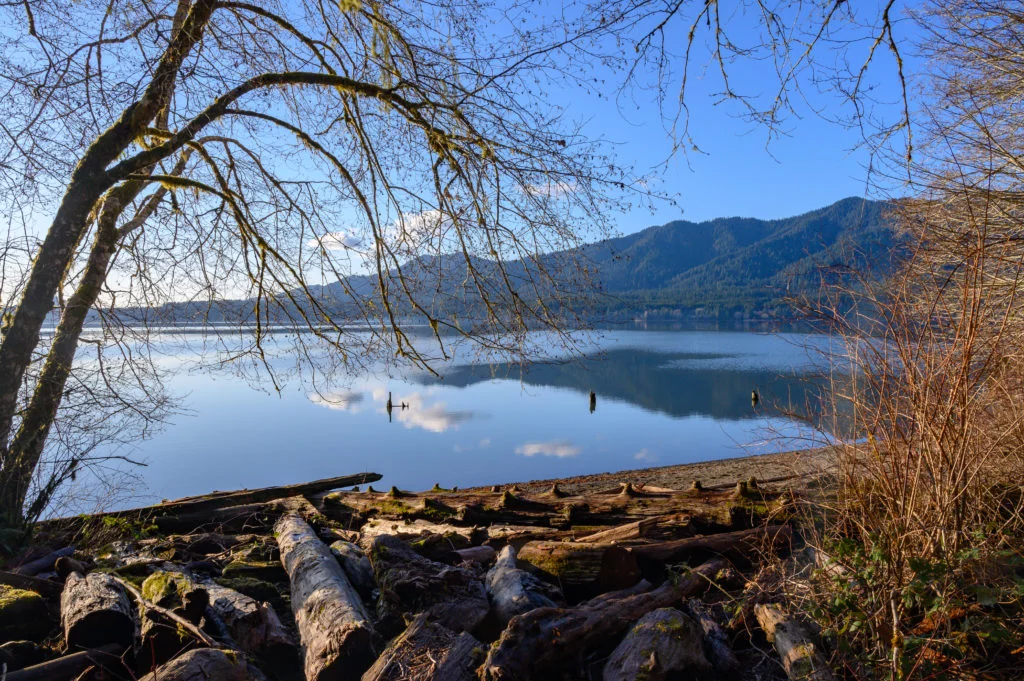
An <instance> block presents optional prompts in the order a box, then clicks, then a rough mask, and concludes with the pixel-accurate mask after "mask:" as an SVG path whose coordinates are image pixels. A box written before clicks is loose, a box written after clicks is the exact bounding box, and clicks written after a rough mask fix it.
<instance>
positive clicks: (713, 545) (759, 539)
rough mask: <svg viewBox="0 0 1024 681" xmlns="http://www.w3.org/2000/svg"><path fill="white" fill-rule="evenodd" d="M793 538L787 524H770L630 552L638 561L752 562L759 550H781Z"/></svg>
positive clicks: (664, 543)
mask: <svg viewBox="0 0 1024 681" xmlns="http://www.w3.org/2000/svg"><path fill="white" fill-rule="evenodd" d="M792 538H793V531H792V530H791V529H790V528H789V526H787V525H767V526H764V527H755V528H753V529H751V530H740V531H739V532H723V533H722V534H713V535H710V536H706V537H689V538H687V539H677V540H675V541H667V542H661V543H658V544H646V545H642V546H631V547H629V549H628V551H629V552H630V553H631V554H633V555H634V556H636V558H637V559H638V560H643V561H654V562H662V563H664V562H683V561H686V560H690V559H692V558H693V557H695V556H707V555H722V556H728V557H730V558H733V559H738V560H745V561H750V559H751V558H752V557H755V556H756V555H757V553H758V552H759V551H762V550H764V551H769V550H770V551H779V550H780V549H783V548H785V547H787V546H789V544H790V542H791V541H792Z"/></svg>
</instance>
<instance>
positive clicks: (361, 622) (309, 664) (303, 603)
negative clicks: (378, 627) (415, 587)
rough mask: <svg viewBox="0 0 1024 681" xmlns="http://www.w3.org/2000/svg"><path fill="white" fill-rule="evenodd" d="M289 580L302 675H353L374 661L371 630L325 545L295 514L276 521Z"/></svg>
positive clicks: (320, 678) (311, 680) (325, 678)
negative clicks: (303, 673)
mask: <svg viewBox="0 0 1024 681" xmlns="http://www.w3.org/2000/svg"><path fill="white" fill-rule="evenodd" d="M275 533H276V535H277V543H278V546H279V547H280V549H281V564H282V565H284V568H285V570H286V571H287V573H288V577H289V579H290V581H291V600H292V612H293V613H294V614H295V626H296V628H297V629H298V631H299V638H300V640H301V644H302V651H303V658H304V660H303V667H304V669H305V674H306V679H307V681H334V680H336V679H339V680H343V679H357V678H359V676H360V674H362V672H363V671H364V670H365V669H366V668H367V667H369V666H370V663H371V662H372V661H373V652H374V651H373V648H374V638H375V636H374V630H373V626H372V624H371V623H370V617H369V615H368V614H367V612H366V610H365V608H364V607H363V603H362V601H361V600H360V599H359V594H358V592H356V590H355V587H353V586H352V584H351V583H350V582H349V581H348V577H346V576H345V571H344V570H343V569H342V568H341V565H339V564H338V561H337V560H336V559H335V558H334V556H333V555H332V554H331V551H330V549H329V548H328V547H327V545H326V544H324V543H323V542H322V541H320V539H319V538H318V537H317V536H316V533H315V532H314V531H313V528H311V527H310V526H309V525H308V524H307V523H306V521H304V520H303V519H302V518H300V517H299V516H298V515H294V514H288V515H285V516H283V517H282V518H281V519H280V520H279V521H278V522H277V525H276V526H275Z"/></svg>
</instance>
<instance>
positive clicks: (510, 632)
mask: <svg viewBox="0 0 1024 681" xmlns="http://www.w3.org/2000/svg"><path fill="white" fill-rule="evenodd" d="M725 565H726V564H725V562H724V561H722V560H711V561H708V562H707V563H705V564H703V565H701V566H700V567H698V568H696V569H695V570H693V571H692V572H690V573H689V574H687V575H685V576H684V577H682V578H680V579H679V580H678V581H676V582H674V583H673V582H665V583H664V584H662V585H661V586H660V587H658V588H657V589H654V590H653V591H647V592H643V593H632V594H630V595H625V596H622V597H619V598H616V597H615V594H604V595H602V596H601V597H600V598H597V599H593V600H591V601H588V602H585V603H581V604H580V605H579V606H577V607H575V608H539V609H537V610H531V611H530V612H527V613H525V614H523V615H519V616H518V617H514V618H512V621H511V622H509V624H508V626H507V627H506V628H505V631H503V632H502V634H501V638H499V639H498V642H497V643H496V644H494V645H493V646H491V649H490V651H489V652H488V654H487V660H486V661H485V662H484V664H483V667H482V668H481V669H480V671H479V675H480V678H481V680H482V681H528V680H529V679H539V678H551V673H552V671H553V670H556V669H557V668H559V667H561V666H563V665H569V664H573V663H574V662H576V661H578V660H579V658H580V656H581V654H582V653H583V652H584V651H585V650H586V649H587V648H590V647H592V646H594V645H597V644H599V643H603V642H605V641H607V640H608V639H610V638H612V637H614V636H616V635H618V634H620V633H622V631H623V630H624V629H626V628H627V627H628V626H629V624H630V623H631V622H635V621H637V620H638V619H640V618H641V617H643V616H644V615H646V614H647V613H649V612H651V611H652V610H656V609H658V608H664V607H668V606H672V605H676V604H678V603H679V601H680V600H681V599H683V598H687V597H689V596H691V595H693V594H694V593H697V592H698V591H700V590H702V589H704V588H705V587H706V586H707V585H708V580H709V579H711V578H712V577H713V576H714V575H715V573H717V572H718V571H719V570H721V569H722V568H723V567H725ZM636 586H637V585H634V588H635V587H636Z"/></svg>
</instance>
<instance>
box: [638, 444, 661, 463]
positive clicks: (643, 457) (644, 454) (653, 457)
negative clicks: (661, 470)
mask: <svg viewBox="0 0 1024 681" xmlns="http://www.w3.org/2000/svg"><path fill="white" fill-rule="evenodd" d="M633 458H634V459H636V460H637V461H650V462H652V463H653V462H654V461H657V460H658V455H657V454H651V453H650V452H649V451H647V448H646V447H645V448H644V449H641V450H640V451H639V452H637V453H636V454H634V455H633Z"/></svg>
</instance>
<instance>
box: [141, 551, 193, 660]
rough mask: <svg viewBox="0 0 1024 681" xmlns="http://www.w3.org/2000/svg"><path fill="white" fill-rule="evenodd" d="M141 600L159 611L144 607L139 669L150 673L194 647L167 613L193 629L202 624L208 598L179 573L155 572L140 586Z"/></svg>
mask: <svg viewBox="0 0 1024 681" xmlns="http://www.w3.org/2000/svg"><path fill="white" fill-rule="evenodd" d="M142 596H143V598H144V599H145V600H146V601H147V602H149V603H151V604H152V605H155V606H157V607H158V608H159V610H158V609H157V608H153V607H146V606H143V607H142V609H141V612H140V615H141V617H140V619H141V620H142V626H141V636H142V649H141V652H140V655H139V664H140V669H141V670H143V671H149V670H151V669H154V668H156V667H158V666H159V665H161V664H163V663H165V662H167V661H168V660H170V659H171V658H173V657H176V656H177V655H178V654H180V653H181V652H183V651H185V650H189V649H191V648H193V647H195V638H194V637H193V636H192V635H190V634H191V632H189V631H187V630H185V629H183V628H181V627H179V626H178V622H177V621H176V620H174V619H172V618H171V617H170V616H168V615H167V613H168V612H170V613H173V614H174V615H177V616H178V617H181V618H184V619H185V620H186V621H188V622H189V623H191V624H193V625H198V624H199V622H200V621H201V620H202V617H203V613H204V612H205V611H206V606H207V605H209V603H210V596H209V593H208V592H207V591H206V589H204V588H202V587H200V586H199V585H198V584H196V582H195V580H193V579H192V578H191V577H189V576H187V575H185V574H182V573H180V572H167V571H160V572H154V573H153V574H152V575H150V576H149V577H147V578H146V580H145V581H144V582H143V583H142Z"/></svg>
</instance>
